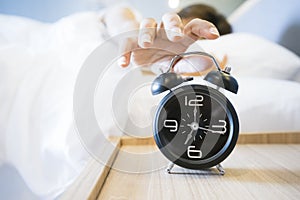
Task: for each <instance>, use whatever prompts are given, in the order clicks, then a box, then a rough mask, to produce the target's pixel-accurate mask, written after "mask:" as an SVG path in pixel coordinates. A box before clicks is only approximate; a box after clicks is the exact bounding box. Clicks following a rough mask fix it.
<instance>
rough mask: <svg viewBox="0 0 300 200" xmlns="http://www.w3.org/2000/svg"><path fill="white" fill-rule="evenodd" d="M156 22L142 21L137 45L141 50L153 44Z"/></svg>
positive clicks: (148, 19)
mask: <svg viewBox="0 0 300 200" xmlns="http://www.w3.org/2000/svg"><path fill="white" fill-rule="evenodd" d="M156 26H157V24H156V21H155V20H154V19H152V18H147V19H144V20H143V21H142V22H141V24H140V31H139V38H138V44H139V46H140V47H142V48H147V47H150V46H151V45H152V44H153V41H154V38H155V34H156Z"/></svg>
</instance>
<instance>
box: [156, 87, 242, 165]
mask: <svg viewBox="0 0 300 200" xmlns="http://www.w3.org/2000/svg"><path fill="white" fill-rule="evenodd" d="M238 133H239V122H238V117H237V114H236V111H235V110H234V108H233V106H232V104H231V103H230V102H229V100H228V99H227V98H226V97H225V96H224V95H223V94H222V93H221V92H219V91H218V90H215V89H213V88H210V87H207V86H203V85H186V86H182V87H179V88H177V89H175V90H173V91H171V92H170V93H169V94H167V95H166V96H165V97H164V99H163V100H162V101H161V103H160V105H159V107H158V110H157V112H156V115H155V119H154V139H155V141H156V143H157V145H158V147H159V149H160V150H161V151H162V153H163V154H164V155H165V156H166V157H167V158H168V159H169V160H171V161H172V162H173V163H175V164H177V165H179V166H182V167H185V168H191V169H203V168H210V167H212V166H215V165H217V164H219V163H220V162H222V161H223V160H224V159H225V158H226V157H227V156H228V155H229V154H230V153H231V152H232V150H233V148H234V146H235V145H236V141H237V138H238Z"/></svg>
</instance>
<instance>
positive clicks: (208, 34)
mask: <svg viewBox="0 0 300 200" xmlns="http://www.w3.org/2000/svg"><path fill="white" fill-rule="evenodd" d="M183 32H184V34H185V35H187V36H189V37H191V38H193V39H195V40H197V39H200V38H206V39H216V38H218V37H220V34H219V32H218V30H217V28H216V27H215V26H214V25H213V24H212V23H210V22H208V21H206V20H202V19H198V18H196V19H193V20H191V21H190V22H189V23H188V24H187V25H186V26H185V27H184V29H183Z"/></svg>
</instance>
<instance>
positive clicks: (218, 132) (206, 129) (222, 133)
mask: <svg viewBox="0 0 300 200" xmlns="http://www.w3.org/2000/svg"><path fill="white" fill-rule="evenodd" d="M198 129H200V130H203V131H209V132H212V133H217V134H221V135H224V131H215V130H212V129H208V128H204V127H201V126H199V127H198Z"/></svg>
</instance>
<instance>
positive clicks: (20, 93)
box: [0, 11, 300, 199]
mask: <svg viewBox="0 0 300 200" xmlns="http://www.w3.org/2000/svg"><path fill="white" fill-rule="evenodd" d="M239 12H240V11H239ZM0 24H1V29H0V72H1V73H0V101H1V103H0V110H1V112H0V165H1V166H8V168H13V169H14V170H13V172H12V173H15V174H18V177H19V178H16V179H15V180H19V182H18V181H15V182H11V184H8V186H5V185H6V183H4V182H2V181H6V180H5V179H2V178H1V180H0V181H1V183H0V185H1V186H2V185H3V187H0V188H1V189H0V190H3V191H1V192H0V194H2V195H4V197H5V195H7V196H9V195H15V196H14V197H15V198H16V199H17V198H22V199H24V198H25V199H26V198H28V199H35V198H42V199H53V198H54V197H57V196H58V195H59V194H61V193H62V191H64V190H65V188H66V187H67V186H68V185H69V184H70V183H72V182H73V180H74V179H75V178H76V177H77V175H78V174H79V173H80V172H81V170H82V168H83V167H84V166H85V163H86V160H87V159H88V158H89V154H88V153H87V152H86V151H85V149H84V147H83V145H82V144H81V141H80V139H79V137H78V135H77V132H76V126H75V124H74V120H73V107H72V100H73V89H74V84H75V83H76V77H77V74H78V71H79V70H80V68H81V66H82V64H83V63H84V61H85V59H86V58H87V57H88V55H90V53H91V52H92V51H93V50H94V49H95V48H96V47H97V46H98V45H99V44H101V43H102V42H103V38H102V35H101V34H100V33H101V32H102V31H103V28H104V27H103V26H102V25H101V24H100V23H99V21H98V13H95V12H83V13H77V14H74V15H71V16H68V17H65V18H62V19H61V20H59V21H57V22H55V23H52V24H47V23H41V22H38V21H34V20H31V19H27V18H22V17H17V16H9V15H0ZM236 27H238V25H237V26H236ZM199 45H200V46H201V47H202V48H203V49H204V50H205V51H207V52H212V53H213V54H214V55H215V56H216V57H219V58H222V57H223V56H224V55H225V54H227V56H228V64H229V65H230V66H232V68H233V72H232V74H233V75H234V76H235V77H236V78H237V79H238V80H239V84H240V91H239V93H238V95H232V94H229V93H228V94H227V95H228V98H230V99H231V100H232V102H233V104H234V105H235V107H236V109H237V111H238V114H239V117H240V123H241V132H242V134H243V133H257V132H299V131H300V123H299V121H300V112H299V111H300V58H299V56H297V55H296V53H294V52H292V51H291V50H289V49H287V48H285V47H283V46H281V45H280V44H277V43H275V42H274V41H272V40H269V39H268V38H266V37H261V36H259V35H258V34H251V33H250V34H249V33H234V34H231V35H227V36H224V37H221V38H220V39H218V40H216V41H199ZM112 70H115V71H112V72H113V74H114V79H112V80H107V81H108V83H111V82H114V80H118V78H119V77H122V76H124V75H126V73H128V71H126V70H122V71H121V72H120V71H119V68H117V67H116V66H115V67H113V68H112ZM141 78H143V77H142V76H141ZM104 85H105V84H104ZM98 89H99V88H98ZM100 89H101V88H100ZM111 89H113V84H112V88H108V90H109V91H110V90H111ZM109 91H104V93H105V94H107V95H108V96H107V98H106V99H105V100H104V102H102V104H97V105H98V106H99V107H97V109H96V111H95V112H96V115H97V119H98V120H99V121H101V120H103V121H105V127H103V129H104V132H105V133H107V135H111V134H110V133H115V134H116V133H119V132H120V131H119V129H118V126H116V124H115V121H114V120H113V118H112V117H107V116H110V115H111V107H109V106H105V105H111V104H109V102H111V100H112V98H113V97H112V95H113V94H112V93H109ZM102 92H103V91H102ZM141 92H142V93H141V94H140V95H142V94H144V93H143V92H145V91H141ZM139 97H140V96H136V98H135V99H133V101H136V102H135V105H136V106H134V107H133V106H129V107H128V110H129V111H128V116H124V117H129V118H131V119H132V120H136V123H137V124H139V123H142V122H147V123H150V122H151V121H149V118H151V115H152V114H153V113H152V111H153V110H151V108H152V107H150V109H149V112H143V109H141V108H142V106H144V105H145V102H143V104H142V103H141V98H139ZM96 98H100V99H99V102H101V95H100V96H99V95H98V96H97V94H96ZM143 100H144V99H143ZM147 101H148V102H147V105H148V106H149V105H150V106H155V105H156V103H155V102H154V103H152V100H151V97H149V98H148V99H147ZM139 103H140V104H141V105H140V104H139ZM143 125H144V124H141V126H143ZM142 136H143V137H144V136H149V135H142ZM0 170H3V167H1V168H0ZM4 171H5V170H4ZM1 174H3V173H1V172H0V175H1ZM17 182H18V183H17ZM9 186H11V187H14V188H17V190H19V191H23V193H22V192H19V193H16V192H13V191H12V190H11V189H10V190H7V188H9ZM24 188H25V189H24ZM9 191H11V192H9ZM18 195H19V196H18ZM22 195H23V196H22Z"/></svg>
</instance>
